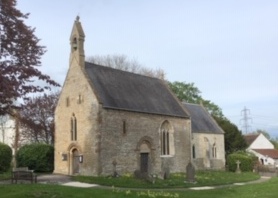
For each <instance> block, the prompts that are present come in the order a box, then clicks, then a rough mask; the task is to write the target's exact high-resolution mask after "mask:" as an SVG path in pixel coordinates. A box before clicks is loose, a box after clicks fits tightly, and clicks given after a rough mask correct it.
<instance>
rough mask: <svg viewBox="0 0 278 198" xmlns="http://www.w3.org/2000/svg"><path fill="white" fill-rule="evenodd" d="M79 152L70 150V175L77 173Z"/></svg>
mask: <svg viewBox="0 0 278 198" xmlns="http://www.w3.org/2000/svg"><path fill="white" fill-rule="evenodd" d="M79 156H80V155H79V151H78V150H77V149H73V150H72V160H71V161H72V174H73V175H74V174H78V173H79V168H80V167H79V165H80V163H79Z"/></svg>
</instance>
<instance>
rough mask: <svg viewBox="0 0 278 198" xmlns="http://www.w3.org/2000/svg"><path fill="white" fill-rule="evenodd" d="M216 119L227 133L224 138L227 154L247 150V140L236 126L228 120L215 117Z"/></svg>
mask: <svg viewBox="0 0 278 198" xmlns="http://www.w3.org/2000/svg"><path fill="white" fill-rule="evenodd" d="M214 119H215V120H216V122H217V123H218V125H219V126H220V127H221V128H222V129H223V130H224V131H225V135H224V138H225V151H226V154H230V153H233V152H236V151H240V150H245V149H246V148H247V144H246V142H245V139H244V137H243V135H242V133H241V131H239V130H238V128H237V126H236V125H235V124H233V123H231V122H230V121H229V120H228V119H227V118H219V117H214Z"/></svg>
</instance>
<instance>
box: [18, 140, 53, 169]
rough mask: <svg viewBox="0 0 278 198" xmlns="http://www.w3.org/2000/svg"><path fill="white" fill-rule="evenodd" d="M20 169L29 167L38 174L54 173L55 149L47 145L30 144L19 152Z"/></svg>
mask: <svg viewBox="0 0 278 198" xmlns="http://www.w3.org/2000/svg"><path fill="white" fill-rule="evenodd" d="M16 159H17V164H18V167H28V168H29V169H31V170H35V171H36V172H52V171H53V169H54V147H53V146H51V145H47V144H29V145H25V146H23V147H21V148H20V149H19V151H18V152H17V156H16Z"/></svg>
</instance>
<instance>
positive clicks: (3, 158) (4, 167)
mask: <svg viewBox="0 0 278 198" xmlns="http://www.w3.org/2000/svg"><path fill="white" fill-rule="evenodd" d="M12 158H13V152H12V149H11V147H9V146H8V145H6V144H3V143H0V173H2V172H6V171H8V170H9V169H10V167H11V162H12Z"/></svg>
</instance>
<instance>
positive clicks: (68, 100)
mask: <svg viewBox="0 0 278 198" xmlns="http://www.w3.org/2000/svg"><path fill="white" fill-rule="evenodd" d="M66 106H67V107H69V106H70V99H69V97H67V98H66Z"/></svg>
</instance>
